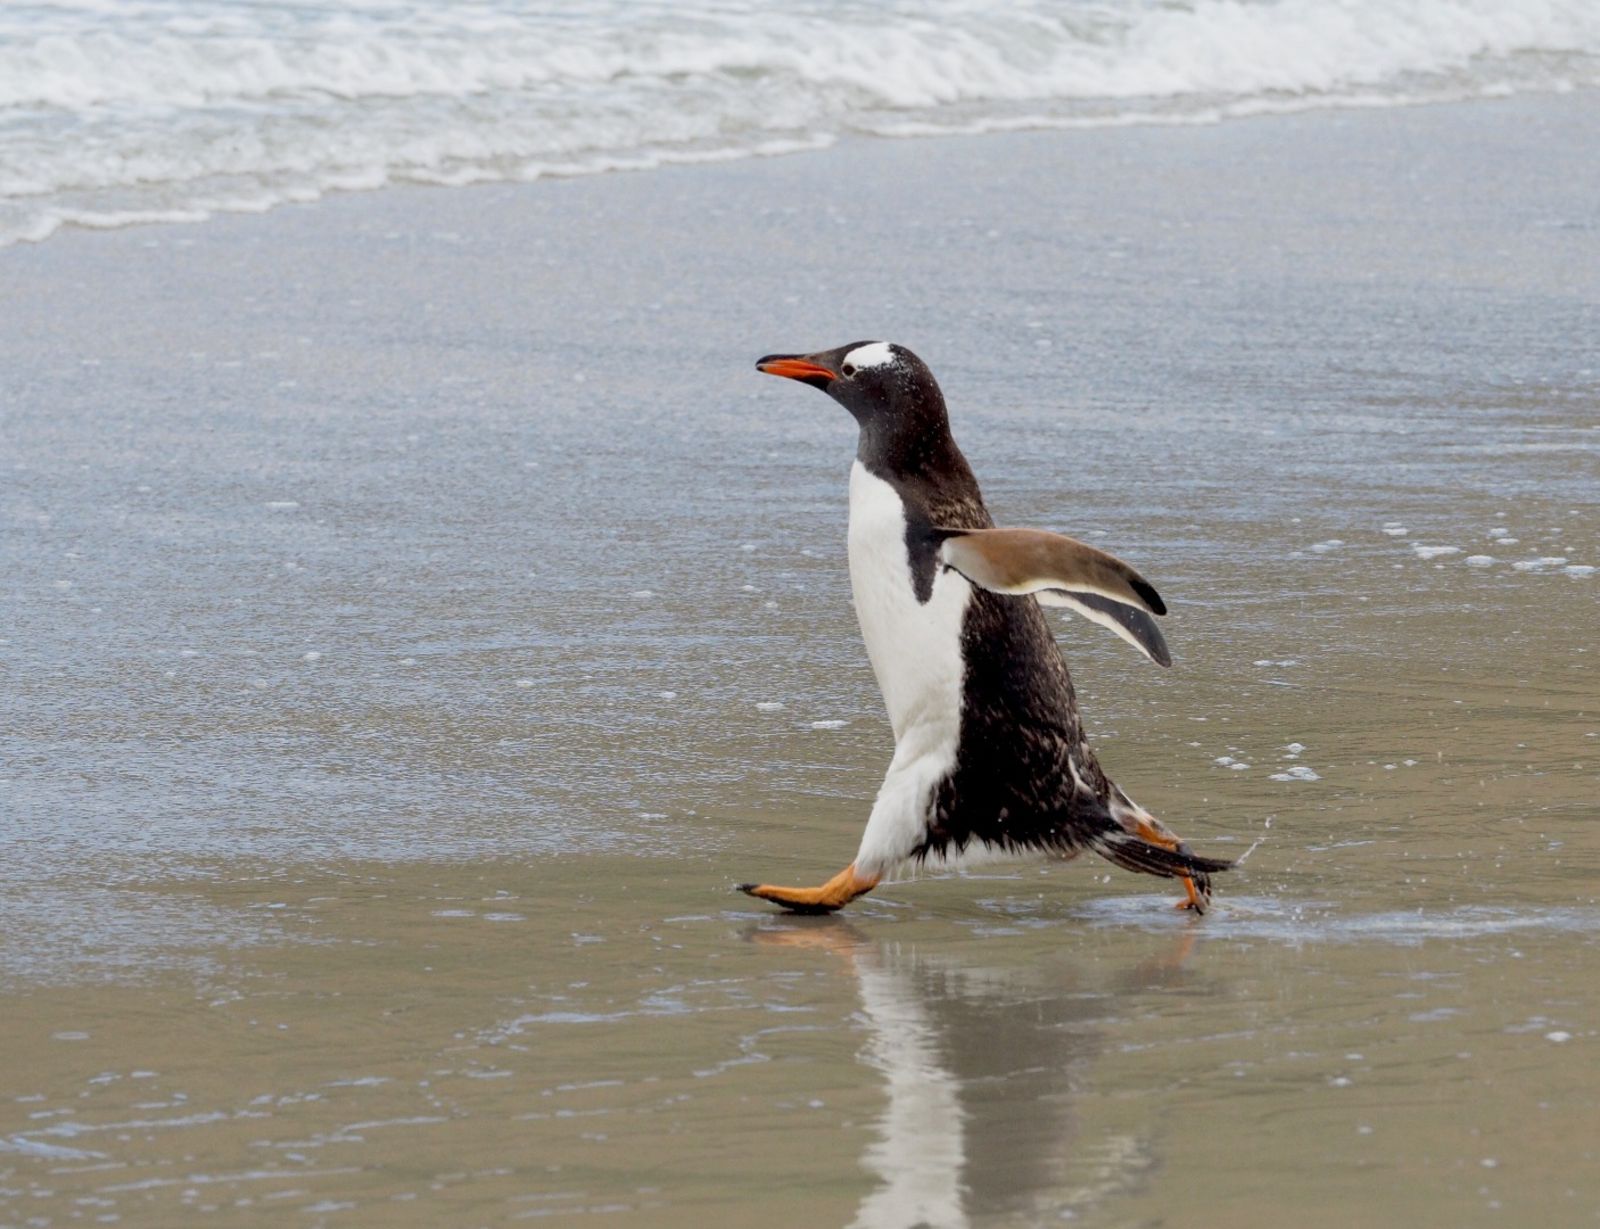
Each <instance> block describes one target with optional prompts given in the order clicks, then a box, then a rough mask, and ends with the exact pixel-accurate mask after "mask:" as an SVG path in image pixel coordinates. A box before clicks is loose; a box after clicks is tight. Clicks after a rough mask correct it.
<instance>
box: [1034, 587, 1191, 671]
mask: <svg viewBox="0 0 1600 1229" xmlns="http://www.w3.org/2000/svg"><path fill="white" fill-rule="evenodd" d="M1034 597H1036V598H1038V599H1039V605H1041V606H1058V607H1061V608H1062V609H1064V610H1074V611H1077V613H1078V614H1080V615H1082V616H1083V617H1084V618H1085V619H1088V620H1089V622H1091V623H1098V624H1099V625H1100V626H1101V627H1106V628H1110V629H1111V630H1112V631H1113V632H1115V633H1116V634H1117V635H1118V636H1121V637H1122V638H1123V639H1124V640H1126V641H1127V642H1128V643H1129V644H1131V645H1132V646H1133V647H1134V648H1136V649H1138V650H1139V652H1141V653H1143V654H1144V655H1145V656H1146V657H1148V658H1149V659H1150V660H1151V661H1153V662H1155V663H1156V665H1158V666H1170V665H1171V664H1172V654H1171V653H1170V652H1169V651H1168V649H1167V642H1166V639H1165V638H1164V637H1163V636H1162V635H1161V629H1160V628H1159V627H1157V626H1156V621H1155V620H1154V619H1152V618H1151V617H1150V616H1149V615H1147V614H1145V612H1144V611H1142V610H1139V609H1138V608H1137V607H1134V606H1127V605H1124V604H1123V603H1122V602H1113V601H1112V600H1111V599H1110V598H1104V597H1101V596H1099V595H1098V594H1095V593H1072V592H1069V591H1068V590H1066V589H1041V590H1040V591H1039V592H1038V593H1035V594H1034Z"/></svg>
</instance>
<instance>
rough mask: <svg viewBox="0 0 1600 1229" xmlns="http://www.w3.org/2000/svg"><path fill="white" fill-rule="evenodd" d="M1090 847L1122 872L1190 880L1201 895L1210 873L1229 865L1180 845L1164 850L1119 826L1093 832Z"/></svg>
mask: <svg viewBox="0 0 1600 1229" xmlns="http://www.w3.org/2000/svg"><path fill="white" fill-rule="evenodd" d="M1090 847H1091V848H1092V849H1093V850H1094V851H1095V853H1097V854H1099V855H1100V856H1101V857H1102V858H1104V859H1106V861H1108V862H1114V863H1116V864H1117V865H1118V866H1120V867H1122V869H1123V870H1125V871H1136V872H1138V873H1139V874H1141V875H1157V876H1159V877H1160V878H1162V879H1193V880H1194V883H1195V887H1197V888H1198V889H1199V890H1200V891H1201V893H1203V894H1208V893H1209V892H1210V891H1211V876H1212V875H1215V874H1217V873H1219V872H1221V871H1225V870H1229V869H1231V868H1232V866H1233V863H1232V862H1230V861H1228V860H1227V859H1226V858H1204V857H1201V856H1200V855H1199V854H1196V853H1190V852H1189V850H1188V849H1186V848H1184V847H1183V846H1181V845H1180V846H1179V847H1178V848H1176V849H1164V848H1163V847H1162V846H1160V845H1153V844H1151V843H1150V842H1149V841H1147V840H1145V839H1143V838H1142V837H1138V836H1135V835H1134V834H1133V833H1131V832H1126V831H1123V830H1122V829H1120V828H1119V829H1113V830H1110V831H1105V832H1097V833H1096V834H1095V835H1094V836H1093V837H1092V838H1090Z"/></svg>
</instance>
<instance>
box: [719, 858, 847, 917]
mask: <svg viewBox="0 0 1600 1229" xmlns="http://www.w3.org/2000/svg"><path fill="white" fill-rule="evenodd" d="M878 879H879V876H877V875H872V876H870V877H865V876H861V875H858V874H856V864H855V863H854V862H852V863H851V864H850V865H849V866H847V867H845V868H844V869H843V870H842V871H840V872H839V873H838V874H837V875H835V876H834V877H833V878H832V879H830V880H828V882H827V883H824V884H821V885H819V886H818V887H814V888H781V887H778V886H777V885H776V884H771V883H741V884H740V885H739V891H741V892H743V893H744V894H745V895H746V896H754V897H756V898H758V899H760V900H770V901H771V902H772V903H773V904H775V905H782V906H783V907H784V908H785V909H788V910H789V911H790V912H791V913H832V912H833V911H834V910H835V909H843V908H844V907H845V906H846V905H848V904H849V903H850V902H851V901H853V900H854V899H855V898H856V897H858V896H865V895H866V894H867V893H868V892H870V891H872V889H873V888H875V887H877V886H878Z"/></svg>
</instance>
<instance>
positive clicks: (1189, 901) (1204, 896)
mask: <svg viewBox="0 0 1600 1229" xmlns="http://www.w3.org/2000/svg"><path fill="white" fill-rule="evenodd" d="M1183 890H1184V891H1185V892H1187V893H1188V895H1187V896H1185V897H1184V899H1183V900H1180V901H1178V902H1177V903H1176V904H1175V905H1173V906H1172V907H1173V908H1174V909H1193V910H1194V913H1195V916H1196V917H1203V916H1205V911H1206V905H1207V904H1208V903H1209V901H1210V896H1211V893H1210V892H1202V891H1201V890H1200V888H1199V886H1198V885H1197V884H1196V883H1195V881H1194V880H1193V879H1190V878H1189V877H1188V876H1185V877H1184V880H1183Z"/></svg>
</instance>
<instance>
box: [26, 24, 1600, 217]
mask: <svg viewBox="0 0 1600 1229" xmlns="http://www.w3.org/2000/svg"><path fill="white" fill-rule="evenodd" d="M1597 83H1600V4H1596V3H1594V2H1593V0H1402V2H1392V0H1176V2H1171V3H1168V2H1157V0H1075V2H1071V3H1050V2H1046V0H1014V2H1006V0H931V2H921V3H916V4H911V3H887V4H876V3H863V2H861V0H811V2H809V3H801V4H793V3H781V4H780V3H778V2H777V0H729V2H725V3H708V2H705V0H700V2H697V3H661V2H645V0H639V2H630V0H577V2H574V3H566V4H561V5H549V4H538V3H529V2H527V0H481V2H475V3H453V4H423V3H416V2H414V0H356V2H352V3H337V4H335V3H326V2H322V0H270V2H263V3H248V2H241V0H129V2H125V3H124V2H118V0H43V2H41V3H28V4H8V5H3V6H0V246H3V245H6V244H11V243H16V242H21V241H30V240H35V241H36V240H41V239H44V238H47V237H48V236H49V235H51V234H53V233H55V232H56V231H57V230H59V229H60V228H61V227H62V226H67V225H78V226H89V227H115V226H123V225H129V224H134V223H139V222H147V221H181V220H199V219H202V218H205V217H208V216H210V215H212V214H214V213H217V212H227V211H246V212H249V211H261V210H265V209H269V208H272V207H273V206H275V205H278V204H282V203H285V202H292V201H309V200H314V199H316V198H318V197H321V196H323V195H325V194H327V193H329V192H335V191H353V190H361V189H371V188H377V187H381V186H383V185H385V184H391V183H429V184H466V183H474V182H482V181H493V180H531V179H538V178H541V177H544V176H549V175H575V174H586V173H594V172H600V171H608V170H617V169H628V168H645V167H652V166H658V165H661V164H664V163H673V162H693V161H706V160H720V159H729V158H742V157H749V156H754V155H762V154H774V153H783V152H789V151H795V150H801V149H807V148H815V147H819V146H825V145H828V144H830V143H832V142H835V141H838V140H840V139H841V138H844V137H847V136H850V135H857V134H867V135H878V136H911V135H920V134H930V133H939V132H982V131H991V130H998V129H1006V128H1030V127H1051V126H1080V125H1088V126H1093V125H1117V124H1128V123H1148V122H1172V123H1181V122H1190V123H1193V122H1208V121H1215V120H1218V119H1223V118H1227V117H1230V116H1240V115H1251V114H1259V113H1262V112H1272V111H1285V110H1294V109H1301V108H1308V107H1323V106H1389V105H1400V104H1408V103H1416V102H1427V101H1442V100H1461V99H1468V98H1477V97H1486V96H1503V95H1509V94H1516V93H1522V92H1528V91H1568V90H1572V89H1574V88H1578V87H1582V86H1585V85H1594V84H1597Z"/></svg>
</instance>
